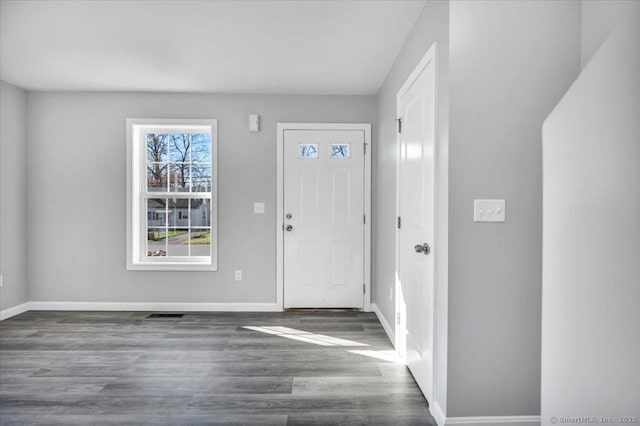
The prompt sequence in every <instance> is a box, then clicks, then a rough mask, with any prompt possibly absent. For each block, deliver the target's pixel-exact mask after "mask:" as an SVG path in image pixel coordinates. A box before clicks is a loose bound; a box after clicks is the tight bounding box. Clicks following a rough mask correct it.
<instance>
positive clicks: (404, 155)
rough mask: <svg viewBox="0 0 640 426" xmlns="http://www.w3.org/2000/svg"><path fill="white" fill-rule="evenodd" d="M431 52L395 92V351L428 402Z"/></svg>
mask: <svg viewBox="0 0 640 426" xmlns="http://www.w3.org/2000/svg"><path fill="white" fill-rule="evenodd" d="M435 71H436V67H435V48H434V47H432V48H431V49H430V50H429V52H427V55H426V56H425V58H424V59H423V61H422V62H421V63H420V64H419V65H418V67H417V68H416V70H415V71H414V72H413V73H412V75H411V76H410V77H409V79H408V80H407V82H406V83H405V84H404V86H403V87H402V89H401V90H400V91H399V92H398V117H399V120H400V123H399V128H398V131H399V133H398V141H399V148H400V153H399V155H400V162H399V173H398V178H399V183H398V188H399V191H398V194H399V200H398V201H399V203H398V204H399V205H398V210H399V213H398V215H399V217H400V219H399V230H398V265H397V266H398V276H399V280H398V283H397V284H398V285H397V288H396V296H397V297H396V308H397V309H398V312H399V313H400V326H399V330H398V331H399V333H397V335H398V336H399V337H398V339H399V340H400V341H399V342H397V344H398V349H400V351H401V352H404V355H405V356H406V361H407V365H408V367H409V369H410V370H411V372H412V374H413V376H414V377H415V379H416V382H417V383H418V385H419V386H420V389H421V390H422V392H423V393H424V395H425V397H426V398H427V400H431V397H432V395H433V329H434V294H433V293H434V292H433V285H434V284H433V278H434V269H433V267H434V261H433V241H434V233H435V229H434V228H435V227H434V223H435V206H434V200H435V163H434V159H435V151H434V150H435V134H436V133H435V123H436V120H435V117H436V115H435V95H436V93H435V89H436V73H435Z"/></svg>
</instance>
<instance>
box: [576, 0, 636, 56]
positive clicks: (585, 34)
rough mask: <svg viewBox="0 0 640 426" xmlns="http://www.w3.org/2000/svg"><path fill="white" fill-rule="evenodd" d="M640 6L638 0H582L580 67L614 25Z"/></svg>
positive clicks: (594, 51) (600, 44) (598, 46)
mask: <svg viewBox="0 0 640 426" xmlns="http://www.w3.org/2000/svg"><path fill="white" fill-rule="evenodd" d="M634 8H636V9H637V8H640V2H638V0H583V1H582V46H581V47H582V53H581V62H582V68H584V67H585V66H586V65H587V63H588V62H589V61H590V60H591V58H592V57H593V55H594V54H595V53H596V51H597V50H598V49H599V48H600V46H602V43H603V42H604V41H605V40H606V38H607V37H608V36H609V34H610V33H611V31H612V30H613V29H614V28H615V26H616V25H617V24H618V23H619V22H620V20H621V19H623V18H624V17H625V16H628V15H629V13H631V12H632V11H633V9H634Z"/></svg>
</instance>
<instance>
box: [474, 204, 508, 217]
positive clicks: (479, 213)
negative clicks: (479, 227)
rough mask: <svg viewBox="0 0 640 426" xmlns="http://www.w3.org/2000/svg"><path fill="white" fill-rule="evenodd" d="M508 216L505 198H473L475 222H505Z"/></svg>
mask: <svg viewBox="0 0 640 426" xmlns="http://www.w3.org/2000/svg"><path fill="white" fill-rule="evenodd" d="M506 217H507V210H506V201H505V200H473V221H474V222H504V221H505V219H506Z"/></svg>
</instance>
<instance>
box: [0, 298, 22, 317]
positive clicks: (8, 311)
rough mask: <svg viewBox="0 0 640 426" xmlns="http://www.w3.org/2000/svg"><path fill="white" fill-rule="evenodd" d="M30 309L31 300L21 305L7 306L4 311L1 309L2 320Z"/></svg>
mask: <svg viewBox="0 0 640 426" xmlns="http://www.w3.org/2000/svg"><path fill="white" fill-rule="evenodd" d="M28 310H29V302H25V303H23V304H21V305H17V306H13V307H11V308H7V309H5V310H3V311H0V321H3V320H6V319H7V318H11V317H14V316H16V315H20V314H22V313H24V312H27V311H28Z"/></svg>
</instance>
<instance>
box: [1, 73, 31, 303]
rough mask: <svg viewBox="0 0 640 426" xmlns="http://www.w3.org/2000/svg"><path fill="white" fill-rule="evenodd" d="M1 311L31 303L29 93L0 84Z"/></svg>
mask: <svg viewBox="0 0 640 426" xmlns="http://www.w3.org/2000/svg"><path fill="white" fill-rule="evenodd" d="M0 212H1V213H0V273H2V275H3V276H4V286H3V287H2V288H0V310H5V309H7V308H11V307H13V306H17V305H20V304H22V303H24V302H26V301H27V94H26V92H25V91H24V90H21V89H19V88H17V87H15V86H12V85H10V84H8V83H5V82H4V81H2V82H0Z"/></svg>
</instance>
